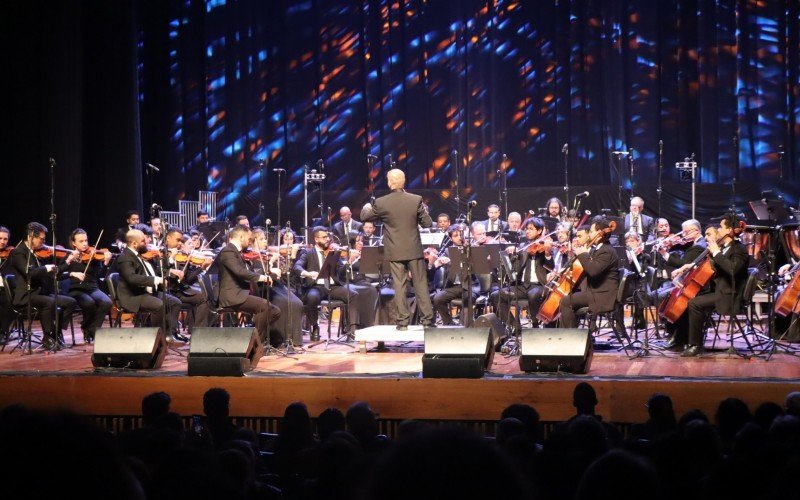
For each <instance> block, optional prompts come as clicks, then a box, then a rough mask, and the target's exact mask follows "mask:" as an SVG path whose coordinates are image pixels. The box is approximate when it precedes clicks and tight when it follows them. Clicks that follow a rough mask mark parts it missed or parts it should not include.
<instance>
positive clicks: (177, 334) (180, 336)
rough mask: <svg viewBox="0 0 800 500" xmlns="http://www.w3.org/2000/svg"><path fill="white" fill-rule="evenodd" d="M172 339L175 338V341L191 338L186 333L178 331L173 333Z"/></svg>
mask: <svg viewBox="0 0 800 500" xmlns="http://www.w3.org/2000/svg"><path fill="white" fill-rule="evenodd" d="M172 340H174V341H175V342H189V338H188V337H186V336H185V335H182V334H180V333H178V332H173V333H172Z"/></svg>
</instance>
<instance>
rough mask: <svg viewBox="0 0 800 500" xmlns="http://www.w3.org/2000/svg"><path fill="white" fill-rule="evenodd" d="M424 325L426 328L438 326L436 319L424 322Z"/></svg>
mask: <svg viewBox="0 0 800 500" xmlns="http://www.w3.org/2000/svg"><path fill="white" fill-rule="evenodd" d="M422 326H423V327H424V328H438V327H437V326H436V322H434V321H431V322H430V323H423V324H422Z"/></svg>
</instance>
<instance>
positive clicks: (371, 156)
mask: <svg viewBox="0 0 800 500" xmlns="http://www.w3.org/2000/svg"><path fill="white" fill-rule="evenodd" d="M377 159H378V157H377V156H375V155H369V154H368V155H367V160H372V161H375V160H377Z"/></svg>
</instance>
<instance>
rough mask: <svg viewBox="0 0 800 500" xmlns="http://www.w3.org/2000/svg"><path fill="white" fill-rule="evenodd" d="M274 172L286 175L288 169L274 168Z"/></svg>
mask: <svg viewBox="0 0 800 500" xmlns="http://www.w3.org/2000/svg"><path fill="white" fill-rule="evenodd" d="M272 171H273V172H283V173H286V169H285V168H273V169H272Z"/></svg>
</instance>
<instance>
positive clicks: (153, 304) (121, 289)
mask: <svg viewBox="0 0 800 500" xmlns="http://www.w3.org/2000/svg"><path fill="white" fill-rule="evenodd" d="M125 244H126V248H125V250H123V251H122V253H121V254H120V256H119V257H118V258H117V270H118V271H119V286H118V287H117V300H118V301H119V304H120V305H121V306H122V307H124V308H125V309H127V310H128V311H131V312H133V313H138V312H148V313H150V325H151V326H153V327H159V326H161V325H162V324H163V322H164V320H165V319H166V326H167V331H166V332H165V335H171V334H173V333H174V332H177V331H178V314H180V312H181V301H180V300H178V299H177V298H176V297H173V296H172V295H170V294H169V293H163V294H162V293H158V291H157V289H158V287H159V286H163V285H164V279H163V277H162V276H159V275H158V273H156V271H155V268H154V267H153V264H151V263H150V262H149V261H147V260H144V259H142V257H141V254H143V253H145V252H147V243H145V237H144V233H143V232H142V231H140V230H138V229H131V230H130V231H128V234H126V235H125ZM156 264H157V259H156ZM162 298H163V300H165V301H166V318H165V316H164V309H165V304H164V302H162ZM174 340H180V339H179V338H174Z"/></svg>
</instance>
